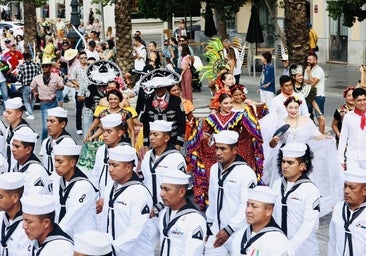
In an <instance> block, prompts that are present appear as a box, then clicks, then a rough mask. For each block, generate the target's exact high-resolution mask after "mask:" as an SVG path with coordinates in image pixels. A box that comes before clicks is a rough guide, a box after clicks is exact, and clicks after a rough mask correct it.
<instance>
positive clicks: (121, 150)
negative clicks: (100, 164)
mask: <svg viewBox="0 0 366 256" xmlns="http://www.w3.org/2000/svg"><path fill="white" fill-rule="evenodd" d="M108 155H109V160H112V161H117V162H131V161H135V158H136V149H135V148H133V147H131V146H129V145H123V146H117V147H114V148H110V149H108Z"/></svg>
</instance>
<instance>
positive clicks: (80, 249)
mask: <svg viewBox="0 0 366 256" xmlns="http://www.w3.org/2000/svg"><path fill="white" fill-rule="evenodd" d="M74 243H75V245H74V256H112V240H111V239H110V236H109V235H108V234H107V233H103V232H99V231H86V232H84V233H80V234H75V237H74Z"/></svg>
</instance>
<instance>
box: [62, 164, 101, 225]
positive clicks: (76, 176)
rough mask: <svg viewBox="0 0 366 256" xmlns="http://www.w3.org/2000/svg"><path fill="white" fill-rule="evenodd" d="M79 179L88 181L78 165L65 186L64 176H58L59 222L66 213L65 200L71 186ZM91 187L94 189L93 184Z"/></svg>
mask: <svg viewBox="0 0 366 256" xmlns="http://www.w3.org/2000/svg"><path fill="white" fill-rule="evenodd" d="M81 180H86V181H88V182H90V181H89V179H88V177H87V176H86V175H85V174H84V173H83V172H82V171H81V170H80V169H79V168H78V167H76V171H75V173H74V175H73V176H72V177H71V179H70V181H69V184H68V185H67V186H66V180H65V178H64V177H62V178H60V188H59V191H58V194H59V197H60V205H61V210H60V215H59V223H60V221H61V220H62V218H63V217H64V216H65V214H66V201H67V198H68V196H69V194H70V192H71V189H72V187H73V186H74V185H75V183H76V182H77V181H81ZM90 184H91V185H92V186H93V184H92V183H90ZM93 188H94V190H96V189H95V187H94V186H93ZM96 191H97V190H96ZM80 200H84V198H80V199H79V201H80Z"/></svg>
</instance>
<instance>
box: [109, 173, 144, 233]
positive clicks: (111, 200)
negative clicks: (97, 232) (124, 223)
mask: <svg viewBox="0 0 366 256" xmlns="http://www.w3.org/2000/svg"><path fill="white" fill-rule="evenodd" d="M132 185H143V184H142V182H141V180H140V178H139V177H138V176H137V174H136V173H135V172H133V173H132V177H131V179H129V180H128V181H127V182H126V183H124V184H123V185H122V186H121V187H119V188H118V189H117V187H118V184H117V182H114V184H113V186H112V189H111V192H110V193H109V201H108V206H109V209H108V223H107V232H108V231H109V230H108V229H109V213H111V220H110V221H111V228H112V237H113V240H114V239H116V230H115V229H116V225H115V220H114V219H115V218H114V215H115V213H114V202H115V201H116V200H117V198H118V197H119V196H120V195H121V194H122V193H123V191H125V190H126V189H127V188H128V187H129V186H132Z"/></svg>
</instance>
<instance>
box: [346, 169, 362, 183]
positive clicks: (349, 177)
mask: <svg viewBox="0 0 366 256" xmlns="http://www.w3.org/2000/svg"><path fill="white" fill-rule="evenodd" d="M344 180H345V181H347V182H352V183H366V169H362V168H352V169H350V170H347V171H345V172H344Z"/></svg>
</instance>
